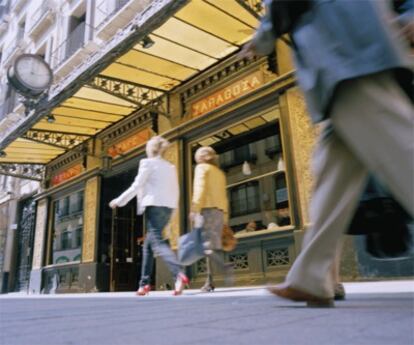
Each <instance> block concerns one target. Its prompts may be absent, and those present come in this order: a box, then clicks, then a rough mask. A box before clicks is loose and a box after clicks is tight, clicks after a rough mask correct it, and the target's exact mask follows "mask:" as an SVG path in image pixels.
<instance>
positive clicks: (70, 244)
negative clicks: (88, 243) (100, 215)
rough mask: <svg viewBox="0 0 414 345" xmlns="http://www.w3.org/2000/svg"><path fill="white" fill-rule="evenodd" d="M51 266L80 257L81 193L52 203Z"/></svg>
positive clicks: (81, 226)
mask: <svg viewBox="0 0 414 345" xmlns="http://www.w3.org/2000/svg"><path fill="white" fill-rule="evenodd" d="M53 207H54V212H53V213H54V215H55V218H54V222H53V229H52V235H53V244H52V251H53V258H52V260H53V262H52V263H53V264H58V263H65V262H73V261H78V260H79V258H80V255H81V247H82V230H83V212H82V211H83V191H81V192H76V193H72V194H70V195H69V196H66V197H63V198H61V199H59V200H56V201H55V202H54V203H53Z"/></svg>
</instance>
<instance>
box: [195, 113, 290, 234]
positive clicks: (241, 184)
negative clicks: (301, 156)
mask: <svg viewBox="0 0 414 345" xmlns="http://www.w3.org/2000/svg"><path fill="white" fill-rule="evenodd" d="M223 133H226V135H225V136H224V135H222V134H223ZM281 136H282V134H281V132H280V125H279V120H278V111H277V109H276V110H271V111H269V112H267V113H264V114H262V115H260V116H256V117H252V118H249V119H247V120H244V121H243V122H238V123H233V124H231V125H229V127H228V128H219V129H217V131H216V132H213V133H211V134H210V135H209V136H206V137H202V138H199V139H195V140H194V141H193V142H191V143H190V144H189V145H190V152H191V154H192V156H193V157H194V153H195V151H196V150H197V148H198V147H200V146H204V145H211V146H212V147H213V148H214V149H215V150H216V152H217V154H218V155H219V163H220V167H221V169H222V170H223V171H224V173H225V174H226V179H227V191H228V198H229V207H230V210H229V211H230V212H229V213H230V220H229V224H230V226H231V228H232V229H233V230H234V231H235V232H238V233H246V232H254V231H261V230H278V229H279V228H280V227H284V226H286V225H290V224H291V215H290V213H291V211H290V202H289V193H288V186H287V183H286V169H285V159H289V157H287V156H286V154H285V153H284V150H283V143H282V140H281ZM284 158H285V159H284ZM193 164H195V163H194V161H193ZM191 168H192V170H191V171H193V169H194V165H193V166H192V167H191Z"/></svg>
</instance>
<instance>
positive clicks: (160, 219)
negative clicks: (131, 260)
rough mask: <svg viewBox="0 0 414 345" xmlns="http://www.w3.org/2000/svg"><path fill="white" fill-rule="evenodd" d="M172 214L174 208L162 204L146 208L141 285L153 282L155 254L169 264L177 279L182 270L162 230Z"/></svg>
mask: <svg viewBox="0 0 414 345" xmlns="http://www.w3.org/2000/svg"><path fill="white" fill-rule="evenodd" d="M171 214H172V209H171V208H168V207H161V206H148V207H147V208H146V209H145V223H146V227H147V234H146V236H145V240H144V247H143V250H142V254H143V257H142V270H141V280H140V282H139V286H144V285H148V284H150V282H151V274H152V268H153V265H154V255H155V256H159V257H161V259H162V260H163V261H164V262H165V263H166V264H167V266H168V269H169V270H170V272H171V274H172V275H173V278H174V279H176V277H177V275H178V273H180V272H181V266H180V264H179V263H178V260H177V257H176V256H175V254H174V252H173V251H172V250H171V248H170V246H169V245H168V243H167V242H166V241H165V240H164V239H163V238H162V230H163V228H164V227H165V226H166V225H167V223H168V221H169V220H170V217H171Z"/></svg>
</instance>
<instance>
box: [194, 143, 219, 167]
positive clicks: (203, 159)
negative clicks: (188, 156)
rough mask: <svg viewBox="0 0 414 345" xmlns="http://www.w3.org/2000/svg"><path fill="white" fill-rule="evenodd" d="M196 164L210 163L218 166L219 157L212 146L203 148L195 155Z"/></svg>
mask: <svg viewBox="0 0 414 345" xmlns="http://www.w3.org/2000/svg"><path fill="white" fill-rule="evenodd" d="M194 159H195V161H196V163H209V164H214V165H217V166H218V164H219V163H218V155H217V153H216V151H214V149H213V148H212V147H211V146H202V147H200V148H198V149H197V151H196V152H195V154H194Z"/></svg>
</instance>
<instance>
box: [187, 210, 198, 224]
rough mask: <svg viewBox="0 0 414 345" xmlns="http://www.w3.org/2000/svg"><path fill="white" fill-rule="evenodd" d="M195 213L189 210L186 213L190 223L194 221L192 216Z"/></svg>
mask: <svg viewBox="0 0 414 345" xmlns="http://www.w3.org/2000/svg"><path fill="white" fill-rule="evenodd" d="M195 215H196V213H195V212H190V213H189V214H188V220H189V221H190V223H192V222H193V221H194V217H195Z"/></svg>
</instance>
